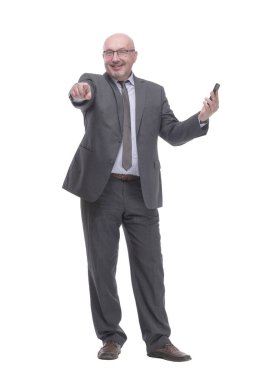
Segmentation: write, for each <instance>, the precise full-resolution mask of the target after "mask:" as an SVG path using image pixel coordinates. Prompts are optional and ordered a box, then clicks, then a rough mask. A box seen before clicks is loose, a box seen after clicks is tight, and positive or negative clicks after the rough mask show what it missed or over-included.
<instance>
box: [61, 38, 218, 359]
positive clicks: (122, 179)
mask: <svg viewBox="0 0 253 380" xmlns="http://www.w3.org/2000/svg"><path fill="white" fill-rule="evenodd" d="M103 58H104V64H105V69H106V73H105V74H104V75H97V74H84V75H82V76H81V78H80V79H79V82H78V83H76V84H75V85H74V86H73V87H72V89H71V90H70V99H71V101H72V103H73V105H74V106H75V107H76V108H79V109H80V110H81V111H82V113H83V117H84V125H85V135H84V137H83V139H82V141H81V143H80V145H79V147H78V149H77V151H76V153H75V156H74V158H73V160H72V163H71V165H70V168H69V170H68V173H67V176H66V178H65V181H64V184H63V188H64V189H66V190H68V191H70V192H72V193H73V194H75V195H77V196H79V197H80V198H81V212H82V222H83V230H84V237H85V243H86V251H87V260H88V275H89V287H90V297H91V310H92V317H93V322H94V327H95V330H96V334H97V337H98V338H99V339H101V340H102V341H103V347H102V348H101V349H100V351H99V352H98V358H99V359H107V360H108V359H116V358H118V355H119V354H120V351H121V347H122V346H123V344H124V343H125V341H126V339H127V336H126V334H125V332H124V331H123V329H122V328H121V327H120V325H119V323H120V320H121V308H120V302H119V297H118V293H117V285H116V280H115V273H116V265H117V257H118V246H119V229H120V226H122V227H123V230H124V233H125V238H126V242H127V247H128V253H129V261H130V268H131V279H132V285H133V291H134V296H135V300H136V305H137V311H138V317H139V322H140V327H141V331H142V337H143V340H144V341H145V343H146V347H147V354H148V356H150V357H155V358H162V359H166V360H171V361H187V360H190V359H191V357H190V355H187V354H185V353H183V352H181V351H180V350H178V349H177V348H176V347H175V346H174V345H173V344H172V343H171V341H170V339H169V337H170V333H171V330H170V326H169V323H168V318H167V314H166V311H165V303H164V294H165V291H164V273H163V265H162V254H161V246H160V232H159V215H158V210H157V208H158V207H161V206H162V187H161V176H160V163H159V158H158V152H157V140H158V136H160V137H162V138H163V139H164V140H165V141H167V142H169V143H170V144H172V145H181V144H184V143H186V142H188V141H190V140H192V139H194V138H196V137H199V136H203V135H205V134H206V133H207V130H208V120H209V118H210V116H211V115H212V114H213V113H214V112H215V111H216V110H217V109H218V95H217V93H216V94H214V93H213V92H212V93H211V99H209V98H205V100H204V103H203V106H202V109H201V111H200V112H198V113H196V114H195V115H193V116H191V117H190V118H189V119H187V120H185V121H183V122H179V121H178V120H177V118H176V117H175V116H174V114H173V112H172V110H171V109H170V106H169V104H168V101H167V99H166V96H165V92H164V89H163V87H161V86H159V85H157V84H155V83H152V82H149V81H146V80H143V79H139V78H137V77H136V76H135V75H134V74H133V73H132V66H133V64H134V63H135V61H136V59H137V52H136V50H135V47H134V42H133V40H132V39H131V38H130V37H129V36H127V35H125V34H114V35H112V36H110V37H108V38H107V39H106V40H105V43H104V49H103Z"/></svg>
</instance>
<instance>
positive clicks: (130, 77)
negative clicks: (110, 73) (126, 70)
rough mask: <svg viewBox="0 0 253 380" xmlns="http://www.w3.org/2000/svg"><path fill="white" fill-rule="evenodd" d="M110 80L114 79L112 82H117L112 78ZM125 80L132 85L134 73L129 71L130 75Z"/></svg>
mask: <svg viewBox="0 0 253 380" xmlns="http://www.w3.org/2000/svg"><path fill="white" fill-rule="evenodd" d="M112 80H113V81H114V83H116V84H118V81H117V80H116V79H114V78H112ZM126 81H129V83H130V84H131V85H132V86H134V74H133V72H131V74H130V76H129V77H128V78H127V80H126ZM126 81H125V82H126Z"/></svg>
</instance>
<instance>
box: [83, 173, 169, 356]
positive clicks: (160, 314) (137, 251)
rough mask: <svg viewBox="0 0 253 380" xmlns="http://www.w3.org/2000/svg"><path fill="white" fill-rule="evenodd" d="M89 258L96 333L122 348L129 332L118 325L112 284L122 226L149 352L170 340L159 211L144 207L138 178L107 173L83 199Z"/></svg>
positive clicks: (117, 306) (117, 298)
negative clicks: (99, 187) (95, 194)
mask: <svg viewBox="0 0 253 380" xmlns="http://www.w3.org/2000/svg"><path fill="white" fill-rule="evenodd" d="M81 214H82V222H83V230H84V238H85V244H86V252H87V261H88V278H89V288H90V299H91V311H92V318H93V323H94V327H95V331H96V334H97V337H98V338H99V339H101V340H102V341H103V342H105V341H110V340H113V341H115V342H117V343H119V344H120V345H121V346H122V345H123V344H124V343H125V341H126V339H127V336H126V334H125V332H124V331H123V329H122V328H121V327H120V325H119V323H120V320H121V307H120V301H119V296H118V292H117V284H116V278H115V275H116V267H117V259H118V247H119V238H120V227H121V226H122V227H123V231H124V234H125V238H126V243H127V249H128V255H129V263H130V271H131V281H132V287H133V292H134V297H135V301H136V306H137V312H138V318H139V323H140V327H141V332H142V337H143V340H144V341H145V343H146V346H147V352H148V353H149V352H151V351H153V350H154V349H156V348H158V347H160V346H162V345H164V344H166V343H168V342H169V336H170V326H169V323H168V318H167V314H166V311H165V288H164V271H163V262H162V253H161V243H160V231H159V214H158V210H157V209H148V208H147V207H146V206H145V203H144V200H143V196H142V190H141V183H140V179H139V178H138V177H137V178H136V179H134V180H132V181H122V180H120V179H117V178H115V177H112V176H111V177H110V179H109V181H108V183H107V185H106V187H105V189H104V191H103V193H102V195H101V196H100V197H99V199H98V200H97V201H95V202H87V201H85V200H84V199H83V198H81Z"/></svg>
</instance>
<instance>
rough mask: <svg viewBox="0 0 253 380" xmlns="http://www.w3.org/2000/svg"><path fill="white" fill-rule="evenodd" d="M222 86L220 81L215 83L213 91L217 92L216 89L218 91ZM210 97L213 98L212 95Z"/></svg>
mask: <svg viewBox="0 0 253 380" xmlns="http://www.w3.org/2000/svg"><path fill="white" fill-rule="evenodd" d="M219 88H220V84H219V83H215V86H214V88H213V92H214V93H216V91H218V90H219ZM210 99H211V100H212V97H211V96H210Z"/></svg>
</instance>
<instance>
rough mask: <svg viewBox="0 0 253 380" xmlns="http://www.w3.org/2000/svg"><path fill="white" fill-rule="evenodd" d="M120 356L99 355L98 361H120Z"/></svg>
mask: <svg viewBox="0 0 253 380" xmlns="http://www.w3.org/2000/svg"><path fill="white" fill-rule="evenodd" d="M118 357H119V355H112V354H102V355H101V356H99V355H98V359H101V360H115V359H118Z"/></svg>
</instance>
